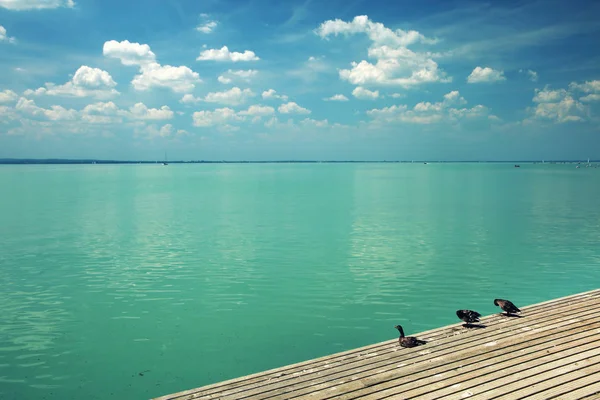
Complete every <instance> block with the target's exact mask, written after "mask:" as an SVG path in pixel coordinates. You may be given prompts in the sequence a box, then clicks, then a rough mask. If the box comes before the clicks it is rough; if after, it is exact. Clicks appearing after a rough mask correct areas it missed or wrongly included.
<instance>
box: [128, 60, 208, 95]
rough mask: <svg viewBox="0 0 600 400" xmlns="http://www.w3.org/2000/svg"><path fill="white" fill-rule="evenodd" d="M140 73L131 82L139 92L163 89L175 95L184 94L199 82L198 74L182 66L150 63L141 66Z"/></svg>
mask: <svg viewBox="0 0 600 400" xmlns="http://www.w3.org/2000/svg"><path fill="white" fill-rule="evenodd" d="M141 71H142V72H141V74H138V75H136V76H134V77H133V80H132V81H131V85H132V86H133V87H134V89H136V90H139V91H145V90H150V89H152V88H155V87H163V88H168V89H171V90H172V91H173V92H176V93H184V92H189V91H192V90H194V88H195V87H196V84H197V83H200V82H201V80H200V76H199V75H198V73H197V72H194V71H192V70H191V69H189V68H188V67H186V66H184V65H182V66H179V67H173V66H171V65H160V64H158V63H151V64H148V65H145V66H142V69H141Z"/></svg>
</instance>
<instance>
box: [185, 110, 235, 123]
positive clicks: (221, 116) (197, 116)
mask: <svg viewBox="0 0 600 400" xmlns="http://www.w3.org/2000/svg"><path fill="white" fill-rule="evenodd" d="M242 119H243V118H242V117H240V116H239V115H237V114H236V112H235V111H234V110H233V109H231V108H228V107H225V108H217V109H216V110H214V111H206V110H204V111H196V112H195V113H194V114H193V115H192V120H193V123H194V126H198V127H209V126H216V125H222V126H228V124H229V123H230V122H236V121H241V120H242Z"/></svg>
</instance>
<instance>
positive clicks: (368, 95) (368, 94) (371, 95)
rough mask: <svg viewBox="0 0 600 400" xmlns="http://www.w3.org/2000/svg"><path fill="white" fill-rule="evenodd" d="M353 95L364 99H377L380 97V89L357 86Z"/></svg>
mask: <svg viewBox="0 0 600 400" xmlns="http://www.w3.org/2000/svg"><path fill="white" fill-rule="evenodd" d="M352 96H354V97H356V98H357V99H362V100H375V99H376V98H378V97H379V91H378V90H375V91H371V90H369V89H365V88H364V87H361V86H357V87H356V88H354V90H353V91H352Z"/></svg>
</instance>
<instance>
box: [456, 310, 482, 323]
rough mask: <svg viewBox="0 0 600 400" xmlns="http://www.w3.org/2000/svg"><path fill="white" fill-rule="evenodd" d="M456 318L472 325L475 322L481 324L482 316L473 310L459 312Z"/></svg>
mask: <svg viewBox="0 0 600 400" xmlns="http://www.w3.org/2000/svg"><path fill="white" fill-rule="evenodd" d="M456 316H457V317H458V318H459V319H461V320H463V321H465V322H466V323H467V324H472V323H473V322H479V317H481V314H479V313H478V312H477V311H473V310H457V311H456Z"/></svg>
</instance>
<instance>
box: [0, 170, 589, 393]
mask: <svg viewBox="0 0 600 400" xmlns="http://www.w3.org/2000/svg"><path fill="white" fill-rule="evenodd" d="M0 187H1V188H2V196H0V227H1V228H0V285H1V290H0V305H1V308H0V310H1V313H0V398H2V399H7V400H8V399H75V398H87V399H106V398H110V399H147V398H150V397H153V396H159V395H162V394H166V393H169V392H174V391H179V390H184V389H189V388H192V387H197V386H200V385H204V384H208V383H212V382H215V381H220V380H224V379H228V378H233V377H237V376H239V375H244V374H249V373H253V372H257V371H260V370H264V369H268V368H273V367H278V366H281V365H285V364H289V363H293V362H297V361H302V360H305V359H309V358H313V357H318V356H322V355H326V354H330V353H333V352H337V351H342V350H346V349H350V348H354V347H357V346H363V345H367V344H371V343H375V342H378V341H382V340H387V339H392V338H395V337H396V335H397V332H396V330H395V329H394V328H393V326H394V325H396V324H398V323H401V324H402V325H403V326H404V327H405V329H406V330H407V331H408V332H407V333H410V332H418V331H422V330H426V329H431V328H434V327H438V326H441V325H446V324H450V323H456V322H458V320H457V319H456V316H455V314H454V311H455V310H456V309H457V308H465V307H468V308H472V309H475V310H477V311H479V312H481V313H482V314H489V313H493V312H497V308H496V307H494V306H493V304H492V299H493V298H494V297H506V298H510V299H512V300H513V301H514V302H515V303H516V304H517V305H527V304H531V303H535V302H539V301H543V300H548V299H551V298H555V297H560V296H565V295H569V294H573V293H577V292H581V291H585V290H590V289H595V288H597V287H599V282H600V245H599V243H600V207H599V204H600V203H599V199H600V169H594V168H581V169H575V167H574V166H573V165H521V168H519V169H517V168H514V167H513V166H512V165H508V164H489V165H488V164H428V165H423V164H262V165H252V164H250V165H233V164H232V165H228V164H225V165H206V164H205V165H174V164H172V165H169V166H168V167H163V166H161V165H85V166H1V167H0Z"/></svg>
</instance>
